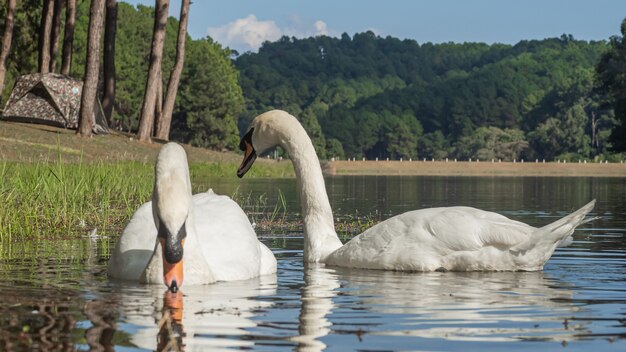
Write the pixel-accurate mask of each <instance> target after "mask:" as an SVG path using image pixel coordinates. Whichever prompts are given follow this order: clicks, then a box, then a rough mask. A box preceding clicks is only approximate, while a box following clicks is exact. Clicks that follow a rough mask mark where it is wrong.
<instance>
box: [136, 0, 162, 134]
mask: <svg viewBox="0 0 626 352" xmlns="http://www.w3.org/2000/svg"><path fill="white" fill-rule="evenodd" d="M168 7H169V0H155V9H154V29H153V31H152V48H151V50H150V66H149V69H148V79H147V81H146V90H145V92H144V97H143V105H142V106H141V114H140V117H139V130H138V131H137V137H138V138H139V140H140V141H142V142H149V141H150V135H151V134H152V128H153V124H154V111H155V104H156V96H157V90H158V84H159V83H158V80H159V79H160V78H161V74H160V72H161V61H162V58H163V42H164V40H165V26H166V24H167V12H168Z"/></svg>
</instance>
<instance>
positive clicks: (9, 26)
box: [0, 0, 17, 98]
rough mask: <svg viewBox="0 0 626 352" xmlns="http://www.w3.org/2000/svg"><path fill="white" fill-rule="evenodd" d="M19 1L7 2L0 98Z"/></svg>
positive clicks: (11, 0)
mask: <svg viewBox="0 0 626 352" xmlns="http://www.w3.org/2000/svg"><path fill="white" fill-rule="evenodd" d="M16 1H17V0H9V1H7V13H6V17H5V19H4V33H3V34H2V52H0V98H2V91H3V90H4V76H5V75H6V72H7V57H8V56H9V52H10V51H11V41H12V40H13V25H14V24H15V5H16Z"/></svg>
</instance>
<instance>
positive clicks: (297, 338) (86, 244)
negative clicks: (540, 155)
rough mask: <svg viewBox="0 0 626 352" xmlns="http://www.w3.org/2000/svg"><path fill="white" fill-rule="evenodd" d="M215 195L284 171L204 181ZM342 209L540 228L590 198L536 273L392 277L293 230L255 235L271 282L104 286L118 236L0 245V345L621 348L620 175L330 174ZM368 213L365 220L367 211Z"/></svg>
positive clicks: (263, 185)
mask: <svg viewBox="0 0 626 352" xmlns="http://www.w3.org/2000/svg"><path fill="white" fill-rule="evenodd" d="M195 183H196V184H197V185H198V186H197V187H198V188H202V187H205V186H207V187H208V185H210V186H211V187H213V188H214V189H215V191H216V192H218V193H225V194H232V193H233V192H235V190H237V192H238V193H239V194H247V193H249V194H251V195H252V196H258V195H261V194H264V195H265V196H267V197H268V204H273V202H275V200H276V199H277V197H278V190H279V189H280V190H281V191H282V192H283V193H284V195H285V198H286V200H287V206H288V212H289V216H290V217H297V216H298V199H297V194H296V192H295V180H292V179H286V180H244V182H240V181H237V180H236V179H223V180H200V181H197V182H195ZM327 185H328V192H329V195H330V199H331V203H332V205H333V209H334V211H335V215H336V216H337V217H338V218H340V219H341V218H346V217H348V216H354V214H362V215H364V216H366V215H367V216H375V217H377V218H380V219H385V218H388V217H390V216H393V215H395V214H399V213H401V212H404V211H406V210H411V209H416V208H421V207H432V206H448V205H469V206H475V207H480V208H483V209H487V210H492V211H497V212H499V213H502V214H504V215H506V216H509V217H511V218H514V219H516V220H520V221H524V222H527V223H530V224H532V225H536V226H539V225H543V224H545V223H547V222H550V221H553V220H555V219H557V218H558V217H560V216H563V215H565V214H566V213H567V212H569V211H571V210H574V209H575V208H577V207H579V206H582V205H583V204H585V203H586V202H587V201H589V200H590V199H592V198H597V199H598V204H597V205H596V209H595V210H594V213H593V215H597V216H601V219H600V220H597V221H594V222H593V223H590V224H586V225H584V228H580V229H578V230H577V231H576V232H575V234H574V239H575V241H574V243H573V244H572V245H571V246H570V247H567V248H561V249H558V250H557V252H556V253H555V255H554V256H553V257H552V259H551V260H550V261H549V262H548V264H547V265H546V266H545V270H544V271H542V272H503V273H396V272H384V271H368V270H348V269H336V268H327V267H323V266H307V267H306V268H304V267H303V264H302V238H301V236H300V234H299V233H298V232H297V231H295V233H289V234H283V233H278V234H277V233H271V234H270V233H265V234H261V236H262V237H263V241H264V242H265V243H266V244H268V246H270V247H271V248H272V250H273V251H274V253H275V254H276V256H277V258H278V267H279V271H278V273H277V275H276V276H269V277H262V278H258V279H254V280H248V281H242V282H229V283H218V284H215V285H207V286H202V287H185V286H183V288H182V291H181V292H182V294H180V292H179V294H177V295H176V296H174V297H172V296H171V295H168V294H166V292H165V289H164V287H160V286H144V285H131V284H123V283H115V282H110V281H109V280H107V278H106V261H107V259H108V256H109V252H110V248H111V246H112V245H114V243H115V241H116V238H115V237H114V236H110V237H109V236H104V237H100V238H97V239H89V238H85V239H83V240H81V241H61V242H55V243H51V242H45V241H44V242H39V243H35V244H29V243H20V244H16V245H13V246H11V247H10V248H2V254H3V256H2V259H1V260H0V278H1V279H2V280H1V281H0V290H1V291H2V293H3V299H2V300H0V350H89V349H101V348H104V349H109V348H112V349H115V350H116V351H140V350H167V349H169V348H180V349H184V350H187V351H192V350H197V351H205V350H220V349H252V350H262V351H280V350H285V351H292V350H298V351H320V350H327V351H346V350H368V351H382V350H385V351H388V350H403V351H433V350H438V351H441V350H446V351H478V350H480V351H489V350H492V351H503V350H506V351H517V350H564V351H590V350H594V351H624V350H626V239H625V233H626V179H610V178H485V177H475V178H462V177H381V176H378V177H333V178H329V179H327ZM372 214H373V215H372Z"/></svg>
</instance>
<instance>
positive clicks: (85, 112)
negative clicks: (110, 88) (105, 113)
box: [77, 0, 104, 137]
mask: <svg viewBox="0 0 626 352" xmlns="http://www.w3.org/2000/svg"><path fill="white" fill-rule="evenodd" d="M103 19H104V0H91V7H90V9H89V29H88V31H87V33H88V34H87V36H88V38H87V62H86V63H85V78H84V79H83V94H82V96H81V99H80V112H79V122H78V132H77V133H79V134H80V135H81V136H83V137H89V136H91V134H92V129H93V126H94V124H95V116H94V103H95V102H96V94H97V93H98V73H99V69H100V39H101V37H102V22H103Z"/></svg>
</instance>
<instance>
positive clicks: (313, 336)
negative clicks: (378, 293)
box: [292, 264, 339, 352]
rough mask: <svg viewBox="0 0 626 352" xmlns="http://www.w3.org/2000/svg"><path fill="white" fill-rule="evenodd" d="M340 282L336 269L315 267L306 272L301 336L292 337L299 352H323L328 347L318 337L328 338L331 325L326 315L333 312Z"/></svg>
mask: <svg viewBox="0 0 626 352" xmlns="http://www.w3.org/2000/svg"><path fill="white" fill-rule="evenodd" d="M337 288H339V281H338V280H337V278H336V275H335V273H334V270H333V269H330V268H325V267H324V266H323V265H319V264H311V265H308V266H307V267H306V268H305V270H304V287H303V288H302V297H301V300H302V308H301V309H300V316H299V318H298V320H299V325H298V333H299V335H298V336H296V337H294V338H292V340H293V341H295V342H298V348H297V350H298V351H306V352H308V351H322V350H323V349H325V348H326V345H325V344H324V343H323V342H322V341H319V340H318V338H320V337H323V336H326V335H328V333H329V332H330V326H331V325H332V324H331V322H330V321H329V320H328V319H327V318H326V316H327V315H328V314H329V313H330V312H331V311H332V310H333V308H334V307H335V305H334V304H333V297H334V296H335V295H336V294H337V293H336V291H335V290H336V289H337Z"/></svg>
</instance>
